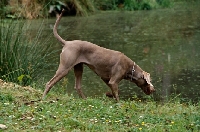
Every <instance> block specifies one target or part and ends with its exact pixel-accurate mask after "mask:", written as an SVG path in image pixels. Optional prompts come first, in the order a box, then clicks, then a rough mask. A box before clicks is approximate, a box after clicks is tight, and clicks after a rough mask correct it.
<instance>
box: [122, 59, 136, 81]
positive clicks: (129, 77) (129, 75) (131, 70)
mask: <svg viewBox="0 0 200 132" xmlns="http://www.w3.org/2000/svg"><path fill="white" fill-rule="evenodd" d="M135 67H137V65H136V64H135V62H134V63H133V65H132V66H131V68H129V70H128V71H127V73H126V75H125V77H124V79H126V80H130V81H134V80H137V77H135V76H134V74H135V72H137V71H136V68H135Z"/></svg>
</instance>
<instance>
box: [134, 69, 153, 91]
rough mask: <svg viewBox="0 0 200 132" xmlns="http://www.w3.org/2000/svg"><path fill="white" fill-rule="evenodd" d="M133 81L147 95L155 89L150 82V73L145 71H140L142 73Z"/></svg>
mask: <svg viewBox="0 0 200 132" xmlns="http://www.w3.org/2000/svg"><path fill="white" fill-rule="evenodd" d="M135 83H136V85H137V86H138V87H140V88H141V89H142V90H143V92H144V93H145V94H147V95H149V94H151V93H152V92H154V91H155V89H154V86H153V85H152V83H151V78H150V74H149V73H147V72H145V71H143V72H142V75H141V76H140V77H139V78H138V79H137V80H136V81H135Z"/></svg>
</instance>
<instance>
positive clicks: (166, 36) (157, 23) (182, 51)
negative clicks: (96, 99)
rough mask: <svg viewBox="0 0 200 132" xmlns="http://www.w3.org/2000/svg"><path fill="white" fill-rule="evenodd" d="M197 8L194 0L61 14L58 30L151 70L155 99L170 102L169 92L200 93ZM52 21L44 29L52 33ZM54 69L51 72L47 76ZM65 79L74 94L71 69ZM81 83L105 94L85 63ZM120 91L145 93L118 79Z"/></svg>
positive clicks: (191, 96)
mask: <svg viewBox="0 0 200 132" xmlns="http://www.w3.org/2000/svg"><path fill="white" fill-rule="evenodd" d="M199 7H200V4H199V3H198V4H197V3H192V4H191V3H190V4H188V5H185V6H184V5H182V6H175V7H174V8H171V9H158V10H153V11H135V12H102V13H99V14H97V15H92V16H89V17H63V18H62V20H61V23H60V25H59V29H58V30H59V34H60V35H61V36H62V37H63V38H65V39H68V40H74V39H81V40H86V41H90V42H93V43H95V44H98V45H100V46H102V47H106V48H109V49H114V50H118V51H121V52H123V53H124V54H126V55H127V56H128V57H130V58H131V59H132V60H134V61H135V62H136V63H137V64H138V65H139V66H140V67H142V68H143V70H145V71H147V72H149V73H151V77H152V78H153V80H152V83H153V84H154V86H155V88H156V90H157V92H156V93H155V94H154V95H153V97H154V98H155V99H158V100H168V98H169V97H170V95H179V94H180V95H179V97H184V98H189V99H194V100H197V99H198V98H199V97H200V59H199V57H200V15H199V12H200V8H199ZM36 22H37V21H36ZM54 22H55V19H51V20H48V22H47V23H45V26H46V27H45V31H44V33H46V34H49V33H50V32H52V29H51V28H52V26H53V24H54ZM43 37H49V36H48V35H46V36H45V35H44V36H43ZM52 41H54V42H55V45H56V47H57V48H61V45H60V44H59V43H58V42H57V41H56V40H55V39H54V38H53V35H52ZM58 58H59V55H58ZM57 61H58V60H57ZM53 62H55V60H53ZM56 68H57V67H56ZM54 73H55V71H54V72H52V73H50V74H51V75H50V76H49V78H48V79H50V78H51V77H52V76H53V74H54ZM67 78H68V83H67V90H66V91H67V92H68V93H73V94H76V91H75V90H74V89H73V87H74V75H73V72H70V73H69V74H68V76H67ZM62 82H63V81H62ZM82 83H83V85H82V86H83V91H84V93H85V94H86V95H87V96H102V95H103V94H104V93H105V92H106V91H108V90H109V89H108V88H107V86H106V85H105V84H104V83H103V81H101V79H100V78H99V77H98V76H96V74H94V73H93V72H92V71H90V70H89V69H88V68H87V67H84V74H83V82H82ZM120 91H121V93H120V96H121V98H124V99H126V98H132V97H135V96H136V95H137V96H139V97H144V98H146V97H147V96H145V95H144V94H143V93H142V92H141V90H140V89H139V88H138V87H137V86H136V85H135V84H132V83H129V82H127V81H122V82H121V83H120Z"/></svg>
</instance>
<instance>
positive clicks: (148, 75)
mask: <svg viewBox="0 0 200 132" xmlns="http://www.w3.org/2000/svg"><path fill="white" fill-rule="evenodd" d="M142 73H143V77H144V79H145V80H146V82H147V83H148V84H149V85H151V86H153V85H152V84H151V78H150V74H149V73H147V72H145V71H143V72H142Z"/></svg>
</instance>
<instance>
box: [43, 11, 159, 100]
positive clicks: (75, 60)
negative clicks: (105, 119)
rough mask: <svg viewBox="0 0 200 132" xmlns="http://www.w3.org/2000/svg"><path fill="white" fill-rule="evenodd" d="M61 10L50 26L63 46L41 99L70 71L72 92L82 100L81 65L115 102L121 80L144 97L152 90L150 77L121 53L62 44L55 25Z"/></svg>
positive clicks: (83, 43) (74, 43) (80, 43)
mask: <svg viewBox="0 0 200 132" xmlns="http://www.w3.org/2000/svg"><path fill="white" fill-rule="evenodd" d="M62 14H63V11H62V13H61V14H60V16H59V17H58V18H57V20H56V23H55V25H54V29H53V33H54V36H55V37H56V38H57V39H58V41H60V42H61V43H62V45H63V49H62V52H61V54H60V64H59V67H58V70H57V71H56V74H55V75H54V77H53V78H52V79H51V80H50V81H49V82H48V83H47V84H46V88H45V91H44V93H43V98H44V97H45V95H46V94H47V93H48V92H49V90H50V89H51V88H52V87H53V85H54V84H55V83H57V82H58V81H59V80H61V79H62V78H63V77H64V76H65V75H67V73H68V72H69V70H71V69H72V68H74V73H75V89H76V90H77V92H78V94H79V96H80V97H82V98H85V96H84V94H83V92H82V90H81V78H82V73H83V64H85V65H87V66H88V67H89V68H90V69H91V70H93V71H94V72H95V73H96V74H97V75H98V76H100V77H101V79H102V80H103V81H104V82H105V83H106V84H107V85H108V86H109V87H110V88H111V91H112V95H113V97H114V98H115V99H116V100H117V101H119V95H118V84H119V82H120V81H121V80H122V79H126V80H129V81H131V82H134V83H135V84H136V85H137V86H138V87H140V88H141V89H142V90H143V91H144V93H145V94H147V95H149V94H151V93H152V92H153V91H155V89H154V86H153V85H152V84H151V79H150V74H149V73H147V72H145V71H143V70H142V69H141V68H140V67H139V66H138V65H137V64H136V63H135V62H134V61H132V60H131V59H129V58H128V57H127V56H126V55H124V54H123V53H121V52H118V51H114V50H110V49H106V48H103V47H100V46H97V45H95V44H92V43H90V42H87V41H81V40H74V41H65V40H64V39H62V38H61V37H60V36H59V35H58V33H57V27H58V23H59V21H60V19H61V17H62Z"/></svg>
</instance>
